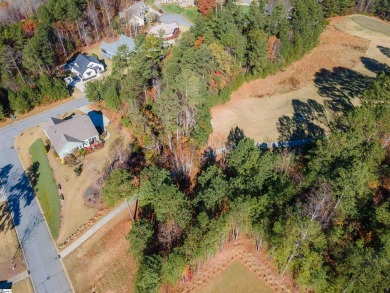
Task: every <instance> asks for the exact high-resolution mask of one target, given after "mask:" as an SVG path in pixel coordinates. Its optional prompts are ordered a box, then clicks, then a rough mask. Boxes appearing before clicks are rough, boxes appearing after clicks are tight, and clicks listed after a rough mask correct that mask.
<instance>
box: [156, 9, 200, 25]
mask: <svg viewBox="0 0 390 293" xmlns="http://www.w3.org/2000/svg"><path fill="white" fill-rule="evenodd" d="M162 8H163V10H164V11H165V12H166V13H176V14H181V15H183V16H184V17H185V18H186V19H187V20H188V21H190V22H192V23H195V21H196V19H197V18H198V17H199V16H200V12H199V11H198V9H197V8H196V7H191V8H181V7H180V6H178V5H174V4H164V5H163V6H162Z"/></svg>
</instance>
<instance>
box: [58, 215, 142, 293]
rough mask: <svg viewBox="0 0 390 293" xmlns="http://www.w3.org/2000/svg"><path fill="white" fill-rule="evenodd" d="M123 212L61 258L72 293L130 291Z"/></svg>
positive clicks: (132, 271)
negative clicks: (72, 287) (73, 291)
mask: <svg viewBox="0 0 390 293" xmlns="http://www.w3.org/2000/svg"><path fill="white" fill-rule="evenodd" d="M130 228H131V221H130V216H129V214H128V212H127V211H124V212H122V213H121V214H120V215H118V216H117V217H116V218H115V219H114V220H112V221H111V222H109V223H108V224H107V225H106V226H104V227H103V228H102V229H101V230H99V231H98V232H97V233H96V234H95V235H93V236H92V237H91V238H90V239H88V241H87V242H85V243H83V244H82V245H81V246H80V247H79V248H77V249H76V250H75V251H74V252H72V253H71V254H70V255H68V256H67V257H65V258H64V259H63V261H64V265H65V267H66V269H67V271H68V274H69V276H70V279H71V281H72V283H73V286H74V288H75V291H76V292H116V293H120V292H123V293H131V292H134V285H133V279H134V275H135V272H136V265H135V261H134V259H133V257H132V256H131V255H130V254H129V252H128V250H129V247H130V243H129V241H127V240H126V239H125V237H126V235H127V234H128V232H129V231H130Z"/></svg>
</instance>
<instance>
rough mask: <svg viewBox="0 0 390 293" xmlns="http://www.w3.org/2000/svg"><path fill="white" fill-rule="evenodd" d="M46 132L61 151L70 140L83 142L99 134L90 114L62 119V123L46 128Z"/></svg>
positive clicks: (57, 149)
mask: <svg viewBox="0 0 390 293" xmlns="http://www.w3.org/2000/svg"><path fill="white" fill-rule="evenodd" d="M52 119H53V120H54V119H56V118H52ZM56 120H57V121H58V120H60V119H56ZM45 132H46V134H47V136H48V137H49V139H50V141H51V143H52V145H53V146H54V148H55V149H56V151H57V152H61V150H62V149H63V148H64V147H65V146H66V144H67V143H68V142H80V143H82V142H83V141H85V140H86V139H89V138H91V137H94V136H97V135H99V133H98V132H97V130H96V128H95V126H94V125H93V123H92V120H91V118H89V116H88V115H80V116H75V117H73V118H71V119H68V120H62V121H61V122H60V123H57V124H54V125H51V126H48V127H47V128H45Z"/></svg>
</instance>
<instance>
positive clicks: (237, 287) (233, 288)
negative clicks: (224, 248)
mask: <svg viewBox="0 0 390 293" xmlns="http://www.w3.org/2000/svg"><path fill="white" fill-rule="evenodd" d="M225 292H235V293H247V292H251V293H272V292H273V291H272V290H271V288H269V287H268V286H267V285H266V284H264V283H263V282H261V280H260V279H259V278H258V277H257V276H256V275H255V274H254V273H253V272H251V271H250V270H248V269H247V268H246V267H244V266H243V265H241V264H240V263H238V262H233V263H232V264H231V265H230V266H229V267H228V268H227V269H226V270H224V271H223V272H222V273H220V274H218V275H217V276H216V277H215V279H214V280H213V281H211V282H210V283H208V284H206V285H205V286H204V287H202V288H201V289H199V290H198V291H197V293H225Z"/></svg>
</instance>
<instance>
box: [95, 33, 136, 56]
mask: <svg viewBox="0 0 390 293" xmlns="http://www.w3.org/2000/svg"><path fill="white" fill-rule="evenodd" d="M122 45H126V46H127V47H128V48H129V50H131V51H132V50H134V47H135V44H134V40H133V38H130V37H128V36H125V35H121V36H120V37H119V39H118V40H117V41H116V42H113V43H106V42H103V43H102V44H101V45H100V49H102V50H105V51H106V52H108V53H110V54H112V55H115V54H116V52H117V51H118V48H119V47H120V46H122Z"/></svg>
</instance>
